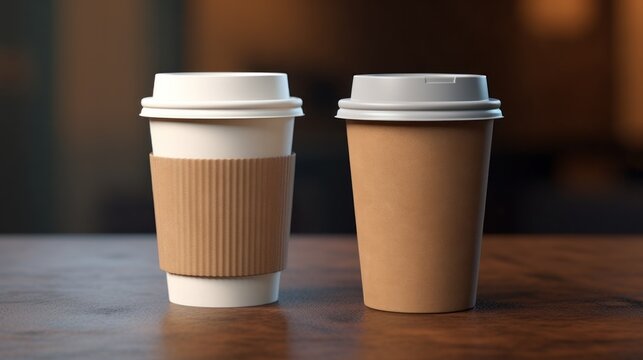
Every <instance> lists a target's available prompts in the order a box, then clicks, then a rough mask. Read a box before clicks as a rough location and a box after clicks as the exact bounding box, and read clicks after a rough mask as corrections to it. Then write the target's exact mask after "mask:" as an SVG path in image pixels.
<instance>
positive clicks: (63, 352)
mask: <svg viewBox="0 0 643 360" xmlns="http://www.w3.org/2000/svg"><path fill="white" fill-rule="evenodd" d="M642 259H643V238H635V237H581V236H577V237H555V236H542V237H529V236H487V237H486V238H485V240H484V243H483V254H482V261H481V269H480V271H481V273H480V283H479V292H478V303H477V306H476V308H475V309H474V310H472V311H466V312H459V313H450V314H440V315H411V314H395V313H387V312H381V311H377V310H372V309H368V308H366V307H364V306H363V305H362V298H361V297H362V292H361V287H360V278H359V267H358V260H357V248H356V242H355V239H354V238H353V237H337V236H295V237H294V238H293V239H292V240H291V242H290V254H289V266H288V269H287V270H286V271H285V272H284V276H283V281H282V288H281V296H280V301H279V302H278V303H276V304H272V305H268V306H260V307H253V308H239V309H200V308H190V307H183V306H179V305H173V304H170V303H168V301H167V293H166V288H165V277H164V274H163V273H162V272H161V271H160V270H158V263H157V256H156V245H155V242H154V241H153V237H152V236H80V235H77V236H4V237H1V238H0V359H146V358H152V359H212V358H217V359H243V358H268V359H283V358H297V359H310V358H324V359H329V358H333V359H334V358H340V359H352V358H357V359H398V358H399V359H415V358H422V359H432V358H436V359H444V358H448V359H470V358H476V359H511V358H524V359H545V358H549V359H551V358H556V359H577V358H582V359H586V358H596V359H600V358H605V359H641V358H643V261H642Z"/></svg>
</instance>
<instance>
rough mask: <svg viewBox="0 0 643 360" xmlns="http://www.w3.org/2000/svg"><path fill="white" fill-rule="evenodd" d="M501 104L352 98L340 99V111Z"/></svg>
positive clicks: (492, 104) (496, 105) (492, 102)
mask: <svg viewBox="0 0 643 360" xmlns="http://www.w3.org/2000/svg"><path fill="white" fill-rule="evenodd" d="M500 105H501V102H500V100H498V99H495V98H489V99H484V100H470V101H406V102H401V101H398V102H383V101H382V102H380V101H361V100H355V99H352V98H346V99H341V100H339V102H338V106H339V108H340V109H352V110H371V111H378V110H383V111H407V110H437V111H439V110H493V109H500Z"/></svg>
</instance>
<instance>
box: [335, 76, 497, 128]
mask: <svg viewBox="0 0 643 360" xmlns="http://www.w3.org/2000/svg"><path fill="white" fill-rule="evenodd" d="M336 117H338V118H340V119H351V120H384V121H432V120H442V121H444V120H483V119H499V118H502V112H501V111H500V100H498V99H492V98H489V93H488V90H487V77H486V76H484V75H467V74H372V75H355V76H354V77H353V89H352V92H351V97H350V99H342V100H340V101H339V111H338V112H337V116H336Z"/></svg>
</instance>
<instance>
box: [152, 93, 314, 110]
mask: <svg viewBox="0 0 643 360" xmlns="http://www.w3.org/2000/svg"><path fill="white" fill-rule="evenodd" d="M141 105H142V106H143V108H155V109H186V110H188V109H203V110H204V109H221V110H228V109H229V110H233V109H234V110H243V109H293V108H300V107H301V106H302V105H303V101H302V100H301V99H300V98H298V97H294V96H291V97H289V98H286V99H267V100H224V101H221V100H213V101H173V100H163V99H157V98H154V97H146V98H143V99H142V100H141Z"/></svg>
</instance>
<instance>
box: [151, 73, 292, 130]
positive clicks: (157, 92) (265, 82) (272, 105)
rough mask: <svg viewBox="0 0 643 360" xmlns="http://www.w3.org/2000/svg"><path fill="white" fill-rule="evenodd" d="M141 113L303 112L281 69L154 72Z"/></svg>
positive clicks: (215, 115) (197, 116)
mask: <svg viewBox="0 0 643 360" xmlns="http://www.w3.org/2000/svg"><path fill="white" fill-rule="evenodd" d="M141 105H142V106H143V110H141V114H140V115H141V116H144V117H150V118H174V119H243V118H278V117H294V116H303V115H304V113H303V111H302V109H301V105H302V101H301V99H299V98H296V97H291V96H290V91H289V90H288V76H287V75H286V74H282V73H252V72H211V73H208V72H205V73H165V74H156V76H155V78H154V93H153V95H152V97H146V98H144V99H143V100H142V101H141Z"/></svg>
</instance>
